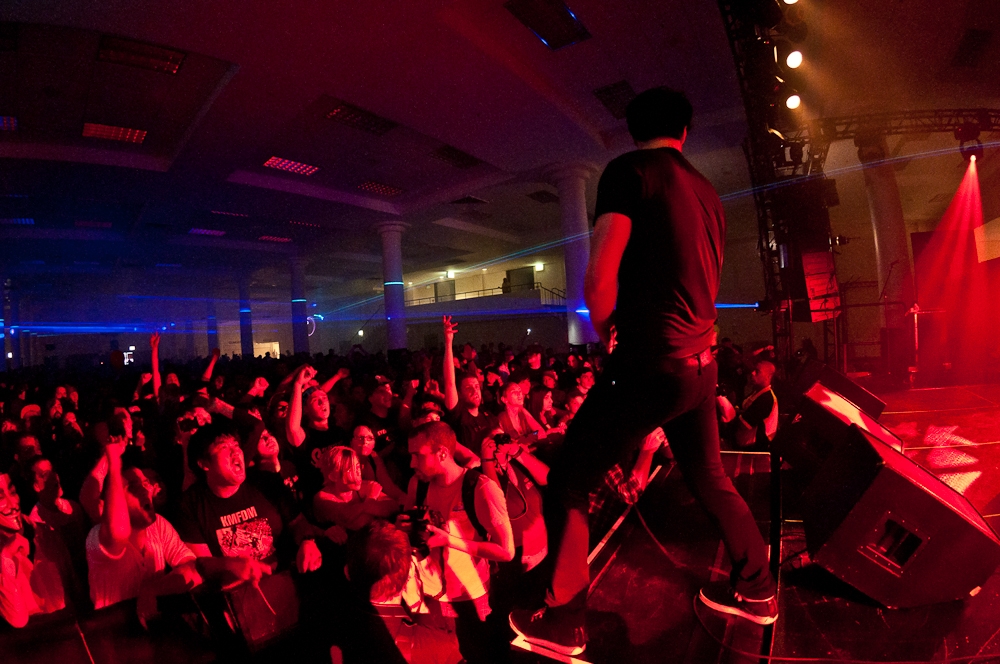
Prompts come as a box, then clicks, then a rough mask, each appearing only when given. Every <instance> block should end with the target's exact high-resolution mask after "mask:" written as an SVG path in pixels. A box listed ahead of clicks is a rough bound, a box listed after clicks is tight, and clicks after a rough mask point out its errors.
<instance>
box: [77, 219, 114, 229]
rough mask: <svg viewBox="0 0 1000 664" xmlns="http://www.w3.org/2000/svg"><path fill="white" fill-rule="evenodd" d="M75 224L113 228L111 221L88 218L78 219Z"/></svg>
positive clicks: (83, 226) (81, 226) (80, 226)
mask: <svg viewBox="0 0 1000 664" xmlns="http://www.w3.org/2000/svg"><path fill="white" fill-rule="evenodd" d="M73 225H74V226H76V227H77V228H111V222H110V221H89V220H86V219H77V220H76V221H74V222H73Z"/></svg>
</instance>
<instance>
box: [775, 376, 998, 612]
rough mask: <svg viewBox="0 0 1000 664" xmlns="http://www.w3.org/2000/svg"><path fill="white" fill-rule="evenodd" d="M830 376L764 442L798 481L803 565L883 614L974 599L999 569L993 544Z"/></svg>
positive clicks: (850, 387) (851, 388)
mask: <svg viewBox="0 0 1000 664" xmlns="http://www.w3.org/2000/svg"><path fill="white" fill-rule="evenodd" d="M834 373H835V372H832V370H829V369H827V370H826V372H825V373H824V375H823V376H818V377H817V379H816V380H815V382H814V383H813V384H812V385H811V386H809V387H808V388H807V389H805V393H804V396H803V398H802V400H801V402H800V403H799V405H798V408H797V412H796V414H795V417H794V419H793V421H792V422H791V423H790V424H789V425H788V426H786V427H785V428H784V430H782V431H779V434H778V436H776V437H775V440H774V447H775V451H776V452H777V453H778V454H780V455H781V456H782V457H783V458H784V459H785V460H786V461H787V462H788V463H789V464H790V465H791V466H792V468H793V469H794V471H795V472H796V473H800V474H801V476H802V477H803V479H804V481H805V485H806V488H805V489H804V492H803V494H802V519H803V525H804V527H805V534H806V547H807V550H808V551H809V555H810V556H811V558H812V560H813V562H815V563H816V564H818V565H820V566H821V567H823V568H824V569H826V570H828V571H829V572H831V573H832V574H834V575H835V576H836V577H838V578H840V579H841V580H843V581H845V582H847V583H849V584H850V585H852V586H854V587H855V588H857V589H858V590H860V591H861V592H863V593H865V594H866V595H868V596H869V597H871V598H872V599H874V600H876V601H878V602H880V603H881V604H883V605H885V606H887V607H890V608H904V607H913V606H921V605H924V604H932V603H936V602H944V601H949V600H955V599H960V598H963V597H967V596H969V594H970V593H972V594H974V593H975V592H976V591H977V590H978V588H980V587H981V586H982V585H983V584H984V583H985V582H986V580H987V579H988V578H989V577H990V576H991V575H992V574H993V572H994V571H995V570H996V568H997V566H998V565H1000V539H998V538H997V535H996V534H995V533H994V532H993V530H992V529H991V528H990V526H989V525H988V524H987V523H986V521H985V520H984V519H983V517H982V516H981V515H980V514H979V513H978V512H977V511H976V509H975V508H974V507H973V506H972V504H971V503H969V501H968V500H966V499H965V497H964V496H962V495H961V494H960V493H958V492H957V491H955V490H954V489H952V488H951V487H949V486H948V485H947V484H945V483H944V482H942V481H941V480H939V479H938V478H937V477H935V476H934V475H932V474H931V473H930V472H928V471H927V470H926V469H924V468H923V467H921V466H919V465H918V464H916V463H914V462H913V461H911V460H910V459H908V458H907V457H906V456H904V455H903V453H902V444H901V441H900V440H899V439H898V438H897V437H896V436H895V435H893V434H892V432H890V431H889V430H888V429H886V428H885V427H884V426H882V425H881V424H879V422H878V421H877V418H878V416H879V414H881V407H879V406H878V405H877V404H880V403H881V402H878V400H877V399H876V401H875V402H872V401H866V399H865V397H864V395H866V394H868V393H867V392H866V391H864V390H863V389H862V388H860V387H859V386H857V385H855V384H854V383H851V382H850V381H849V380H848V379H847V378H846V377H844V376H842V375H840V374H836V375H835V376H834ZM845 381H846V382H845ZM831 383H832V384H837V385H838V386H839V387H840V388H841V390H843V391H846V392H848V393H851V394H852V395H853V396H855V398H856V399H857V400H858V401H862V402H864V403H865V404H866V405H867V406H868V407H869V408H871V409H874V410H877V413H876V414H875V415H874V416H872V415H871V413H870V412H866V411H865V410H863V409H862V408H861V407H859V405H858V404H857V403H856V402H855V401H852V400H851V399H849V398H847V397H846V396H845V395H844V394H843V393H842V392H841V391H838V389H837V388H834V387H831ZM845 386H847V387H846V388H845ZM869 396H870V395H869ZM872 398H873V399H874V397H872ZM876 402H877V403H876Z"/></svg>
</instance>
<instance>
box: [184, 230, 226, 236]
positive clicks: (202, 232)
mask: <svg viewBox="0 0 1000 664" xmlns="http://www.w3.org/2000/svg"><path fill="white" fill-rule="evenodd" d="M225 234H226V231H217V230H214V229H211V228H192V229H191V230H189V231H188V235H211V236H213V237H222V236H223V235H225Z"/></svg>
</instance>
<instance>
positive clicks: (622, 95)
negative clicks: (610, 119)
mask: <svg viewBox="0 0 1000 664" xmlns="http://www.w3.org/2000/svg"><path fill="white" fill-rule="evenodd" d="M594 96H595V97H597V100H598V101H600V102H601V103H602V104H604V108H606V109H608V112H609V113H611V115H612V116H614V117H615V119H617V120H621V119H622V118H624V117H625V107H626V106H628V103H629V102H630V101H632V100H633V99H634V98H635V90H633V89H632V86H631V85H630V84H629V82H628V81H618V82H617V83H612V84H611V85H605V86H604V87H603V88H597V89H596V90H594Z"/></svg>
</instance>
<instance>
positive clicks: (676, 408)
mask: <svg viewBox="0 0 1000 664" xmlns="http://www.w3.org/2000/svg"><path fill="white" fill-rule="evenodd" d="M717 373H718V367H717V365H716V364H715V362H714V361H712V362H711V363H709V364H708V365H706V366H703V367H699V366H697V365H695V366H691V367H685V368H683V369H680V370H675V369H674V367H673V366H672V363H670V362H663V363H658V362H656V361H655V360H653V359H650V358H648V357H629V356H627V355H623V354H622V353H621V352H615V353H614V354H613V355H612V356H611V357H610V358H609V359H608V362H607V366H606V368H605V370H604V372H603V374H602V375H601V377H600V379H599V380H598V382H597V384H596V385H595V386H594V387H593V388H592V389H591V391H590V394H588V395H587V399H586V400H585V401H584V402H583V405H582V406H581V407H580V410H579V412H578V413H577V414H576V417H575V418H574V419H573V421H572V423H571V424H570V427H569V430H568V431H567V432H566V441H565V443H564V449H563V454H562V458H561V461H560V463H559V464H558V465H557V466H556V467H554V468H553V469H552V472H551V473H550V476H549V482H550V485H551V487H552V489H553V490H554V493H555V495H556V496H557V497H558V498H559V499H560V500H561V502H562V504H563V505H564V507H565V508H566V509H567V511H568V514H567V527H566V530H565V532H564V534H563V538H562V542H561V544H560V547H559V553H558V558H557V560H556V568H555V572H554V574H553V580H552V585H551V587H550V594H549V597H548V603H549V604H550V605H552V606H561V605H567V604H570V603H571V602H572V603H573V604H576V605H577V606H579V605H581V603H582V601H583V598H584V597H585V590H586V588H587V586H588V583H589V573H588V569H587V545H588V535H589V533H588V529H587V518H586V517H587V496H588V494H589V493H590V492H591V491H592V490H593V489H594V488H596V487H597V486H598V484H599V483H600V482H601V480H602V478H603V477H604V474H605V473H606V472H607V471H608V470H609V469H610V468H612V467H613V466H614V465H615V464H616V463H622V462H625V461H626V460H627V459H628V458H629V456H630V454H631V453H632V452H634V451H635V450H636V449H637V448H638V447H639V445H640V444H641V443H642V441H643V439H644V438H645V436H646V435H648V434H649V433H650V432H651V431H653V430H654V429H655V428H657V427H660V426H662V427H663V431H664V433H666V435H667V440H668V441H669V443H670V450H671V452H673V455H674V460H675V461H676V462H677V465H678V468H679V469H680V471H681V474H682V476H683V478H684V481H685V482H686V484H687V486H688V488H689V489H690V491H691V493H692V494H693V495H694V497H695V498H696V499H697V500H698V502H699V503H701V505H702V507H704V508H705V510H706V511H707V512H708V514H709V516H710V517H711V519H712V520H713V522H714V523H715V524H716V525H717V526H718V528H719V530H720V531H721V533H722V539H723V542H724V543H725V546H726V551H727V552H728V554H729V558H730V561H731V562H732V570H733V571H732V575H731V582H732V584H733V586H734V587H735V589H736V591H737V592H739V593H741V594H743V595H744V596H746V597H749V598H754V599H763V598H766V597H770V596H771V595H772V594H773V593H774V587H775V584H774V580H773V578H772V577H771V574H770V571H769V570H768V560H767V546H766V545H765V544H764V539H763V538H762V537H761V534H760V530H758V528H757V524H756V522H755V521H754V519H753V516H752V515H751V514H750V509H749V508H748V507H747V504H746V502H745V501H744V500H743V498H742V497H740V495H739V494H738V493H737V492H736V489H734V488H733V484H732V482H731V481H730V480H729V478H728V477H727V476H726V474H725V471H724V470H723V467H722V458H721V456H720V454H719V428H718V422H717V419H716V405H715V386H716V379H717ZM626 470H628V469H626ZM574 598H575V601H574Z"/></svg>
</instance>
